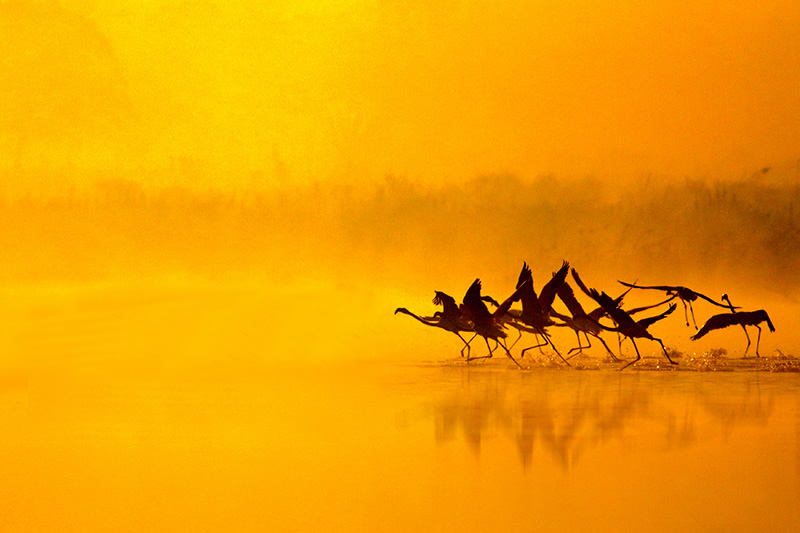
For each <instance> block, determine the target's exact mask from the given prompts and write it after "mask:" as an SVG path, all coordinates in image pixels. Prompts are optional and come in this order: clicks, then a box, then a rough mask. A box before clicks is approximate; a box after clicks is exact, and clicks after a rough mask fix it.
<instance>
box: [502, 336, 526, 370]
mask: <svg viewBox="0 0 800 533" xmlns="http://www.w3.org/2000/svg"><path fill="white" fill-rule="evenodd" d="M497 344H498V345H499V346H502V347H503V349H504V350H505V351H506V355H508V357H509V359H511V360H512V361H514V364H515V365H517V366H518V367H520V368H522V365H521V364H519V363H518V362H517V360H516V359H514V356H513V355H511V352H510V351H509V350H508V348H506V346H505V344H500V341H497Z"/></svg>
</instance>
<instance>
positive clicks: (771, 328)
mask: <svg viewBox="0 0 800 533" xmlns="http://www.w3.org/2000/svg"><path fill="white" fill-rule="evenodd" d="M764 314H765V316H766V318H767V326H768V327H769V330H770V331H772V332H775V326H773V325H772V320H770V319H769V315H767V314H766V313H764Z"/></svg>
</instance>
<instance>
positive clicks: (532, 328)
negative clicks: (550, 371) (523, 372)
mask: <svg viewBox="0 0 800 533" xmlns="http://www.w3.org/2000/svg"><path fill="white" fill-rule="evenodd" d="M568 271H569V263H568V262H567V261H563V262H562V264H561V268H560V269H559V270H558V272H556V273H555V274H553V277H552V278H550V281H548V282H547V283H546V284H545V286H544V287H542V291H541V293H540V294H539V296H538V297H537V296H536V291H535V290H534V289H533V276H532V275H531V269H530V267H529V266H528V263H523V264H522V270H521V271H520V273H519V278H518V280H517V288H518V289H522V291H521V292H520V295H519V299H520V300H521V301H522V312H521V313H518V314H515V315H514V316H515V318H516V320H517V322H518V325H519V322H521V323H522V324H523V325H525V326H528V328H525V329H523V331H528V332H530V333H533V334H534V335H541V336H542V337H544V339H545V342H544V343H541V344H536V345H534V346H528V347H527V348H525V349H523V350H522V354H521V356H520V357H524V356H525V352H527V351H528V350H531V349H533V348H541V347H542V346H546V345H547V344H550V346H551V347H552V348H553V350H555V352H556V354H558V356H559V357H560V358H561V360H562V361H564V362H565V363H566V364H567V366H569V362H568V361H567V360H566V359H564V356H563V355H561V352H559V351H558V348H556V347H555V345H554V344H553V341H552V340H551V339H550V336H549V335H548V334H547V332H546V331H545V328H546V327H548V326H552V325H554V324H555V322H553V320H552V319H551V318H550V314H551V312H552V305H553V300H555V297H556V294H558V289H559V287H561V285H562V284H563V283H564V280H565V279H566V278H567V272H568Z"/></svg>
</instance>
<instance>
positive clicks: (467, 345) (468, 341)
mask: <svg viewBox="0 0 800 533" xmlns="http://www.w3.org/2000/svg"><path fill="white" fill-rule="evenodd" d="M455 334H456V335H458V338H459V339H461V340H462V341H464V347H463V348H461V357H464V350H465V349H466V350H467V360H469V350H470V347H469V343H471V342H472V340H473V339H474V338H475V337H477V336H478V334H477V333H475V334H474V335H472V338H471V339H470V340H464V337H462V336H461V333H458V332H455Z"/></svg>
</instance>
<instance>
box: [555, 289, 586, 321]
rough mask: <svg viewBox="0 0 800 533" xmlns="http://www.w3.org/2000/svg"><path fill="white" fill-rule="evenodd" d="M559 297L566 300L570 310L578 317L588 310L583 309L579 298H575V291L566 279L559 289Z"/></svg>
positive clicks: (565, 302) (563, 300)
mask: <svg viewBox="0 0 800 533" xmlns="http://www.w3.org/2000/svg"><path fill="white" fill-rule="evenodd" d="M558 297H559V298H560V299H561V301H562V302H564V305H566V306H567V309H569V312H570V314H572V316H573V317H575V318H577V317H579V316H585V315H586V312H585V311H584V310H583V307H581V304H580V302H579V301H578V299H577V298H575V293H574V292H573V291H572V287H570V286H569V283H567V282H566V281H565V282H564V283H563V284H562V285H561V287H560V288H559V289H558Z"/></svg>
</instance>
